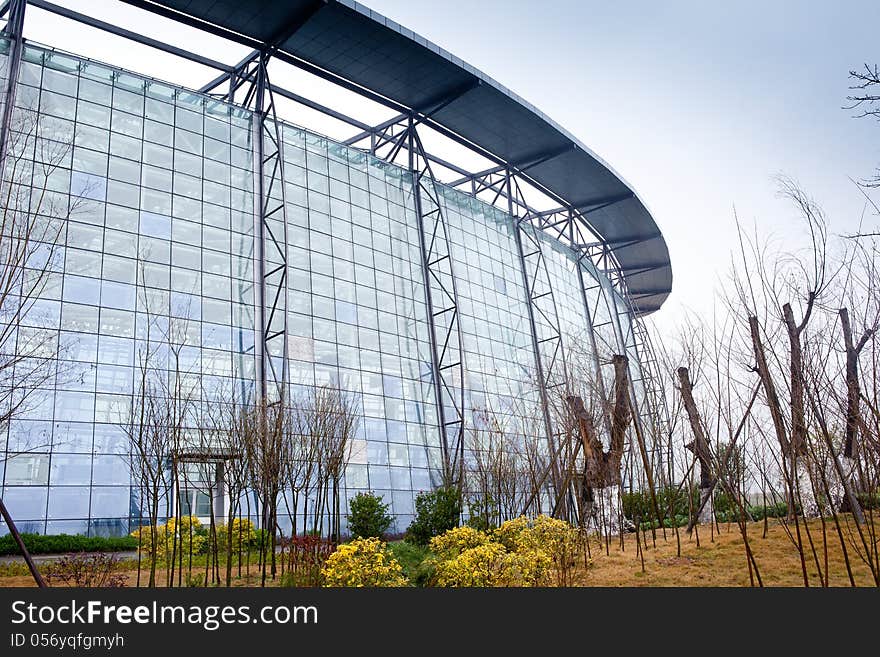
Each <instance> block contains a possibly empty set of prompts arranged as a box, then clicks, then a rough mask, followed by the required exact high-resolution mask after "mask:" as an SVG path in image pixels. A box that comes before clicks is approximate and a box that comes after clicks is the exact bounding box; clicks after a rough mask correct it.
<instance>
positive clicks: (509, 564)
mask: <svg viewBox="0 0 880 657" xmlns="http://www.w3.org/2000/svg"><path fill="white" fill-rule="evenodd" d="M436 538H440V537H435V538H434V539H432V543H433V541H434V540H436ZM512 556H513V555H511V554H510V553H509V552H508V551H507V550H506V549H505V548H504V546H503V545H501V544H500V543H490V542H486V543H483V544H482V545H477V546H475V547H472V548H470V549H467V550H464V551H463V552H461V554H459V555H458V556H456V557H454V558H452V559H445V560H441V561H439V562H438V563H437V570H436V572H435V581H436V583H437V585H438V586H484V587H485V586H516V585H517V582H518V580H519V573H518V568H517V565H516V563H515V560H514V559H512V558H511V557H512Z"/></svg>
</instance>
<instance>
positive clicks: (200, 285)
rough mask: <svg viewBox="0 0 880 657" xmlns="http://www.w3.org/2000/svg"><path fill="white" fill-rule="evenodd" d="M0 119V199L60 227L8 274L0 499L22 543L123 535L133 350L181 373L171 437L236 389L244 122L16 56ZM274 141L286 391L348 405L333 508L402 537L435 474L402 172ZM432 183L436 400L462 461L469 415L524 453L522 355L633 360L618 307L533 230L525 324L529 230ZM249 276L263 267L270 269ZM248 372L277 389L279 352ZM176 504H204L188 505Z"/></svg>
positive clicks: (422, 308) (92, 71)
mask: <svg viewBox="0 0 880 657" xmlns="http://www.w3.org/2000/svg"><path fill="white" fill-rule="evenodd" d="M3 59H4V70H5V56H4V57H3ZM4 84H5V83H4ZM15 102H16V110H15V115H14V116H15V117H16V119H15V120H14V121H13V133H14V134H13V138H12V139H11V140H10V156H9V158H8V161H7V172H6V175H7V178H6V180H12V179H14V180H15V181H16V185H18V186H19V187H20V188H22V187H23V188H25V190H26V191H29V192H30V196H31V198H38V197H39V198H40V200H39V202H38V205H37V206H32V207H36V208H37V212H38V213H44V214H45V215H46V220H47V221H59V222H60V223H61V231H62V232H61V239H60V241H59V246H58V248H57V249H55V251H54V253H53V254H52V257H51V258H50V259H49V260H47V261H45V262H39V261H35V262H29V263H27V265H28V267H31V268H32V270H33V272H34V273H36V272H39V271H42V270H43V269H48V276H47V280H46V282H45V285H43V286H42V287H41V289H40V293H39V295H38V296H39V298H38V299H37V301H36V302H35V303H34V304H33V305H32V307H30V308H29V311H28V313H27V314H26V316H25V318H24V321H22V322H21V326H19V327H16V331H17V335H16V339H17V341H18V344H24V343H28V344H33V342H34V340H38V341H40V342H41V343H43V344H45V345H46V349H45V353H46V354H47V356H50V357H51V359H52V360H51V366H52V368H53V371H52V376H51V377H48V378H47V379H46V380H44V381H42V382H41V385H40V389H39V390H37V391H36V392H35V393H34V394H33V395H31V397H30V398H29V400H28V403H27V404H26V406H25V407H23V408H22V409H21V412H19V413H18V414H17V416H16V417H15V419H14V421H13V422H12V423H10V425H9V426H8V428H6V429H5V431H4V435H3V436H2V437H0V450H2V454H0V483H2V490H3V499H4V501H5V502H6V504H7V506H8V507H9V509H10V511H11V512H12V514H13V516H14V517H15V519H16V521H17V522H18V523H19V524H20V529H21V530H22V531H35V532H47V533H61V532H66V533H92V534H119V533H123V532H128V531H129V530H130V529H131V528H132V527H133V526H134V524H135V523H134V520H133V518H135V517H137V516H138V515H139V514H140V509H139V500H138V495H137V491H136V489H135V487H134V486H133V485H132V481H131V475H130V468H129V465H128V458H127V455H128V453H129V450H130V444H129V441H128V438H127V436H126V433H125V431H124V428H123V426H121V425H122V424H123V419H122V418H124V417H125V415H126V413H128V410H129V408H130V404H131V400H132V395H133V392H134V390H135V387H136V379H137V376H138V372H139V369H138V366H139V363H140V362H142V359H143V355H144V354H145V353H147V352H149V351H150V349H151V348H153V345H154V344H157V343H158V344H159V347H158V348H157V349H158V352H157V353H158V354H159V362H161V363H164V367H166V368H167V369H168V371H169V372H170V371H171V369H172V367H174V369H175V371H177V372H180V373H182V374H181V379H182V382H183V383H182V385H183V386H184V387H185V388H186V390H187V394H188V395H189V396H191V397H193V398H195V399H196V401H197V402H198V403H196V404H195V406H194V410H193V412H192V413H191V414H190V415H188V416H187V418H186V424H187V429H189V430H192V431H197V430H198V426H199V422H200V414H201V413H202V412H204V410H205V407H204V403H206V402H208V401H210V398H211V395H212V391H214V390H220V389H239V390H241V394H242V395H244V396H248V395H250V394H252V392H253V390H254V388H255V378H256V376H257V374H256V373H257V368H256V363H255V316H257V312H258V311H257V307H258V303H259V302H258V299H257V295H255V289H256V286H255V283H254V281H255V257H256V253H257V250H256V249H255V246H256V245H255V225H257V222H256V221H255V214H257V213H258V209H257V204H258V201H257V200H256V194H255V173H254V161H255V155H254V151H255V149H254V135H255V134H256V131H255V129H254V119H253V117H252V116H251V114H250V113H249V112H248V111H247V110H244V109H242V108H241V107H237V106H233V105H229V104H226V103H223V102H220V101H218V100H216V99H213V98H209V97H207V96H203V95H199V94H196V93H193V92H189V91H186V90H183V89H179V88H176V87H173V86H170V85H167V84H164V83H161V82H157V81H155V80H149V79H145V78H142V77H139V76H137V75H134V74H130V73H128V72H124V71H120V70H117V69H113V68H112V67H109V66H105V65H102V64H98V63H94V62H90V61H84V60H80V59H77V58H75V57H72V56H69V55H66V54H61V53H57V52H54V51H51V50H46V49H42V48H39V47H35V46H27V47H26V48H25V51H24V55H23V61H22V64H21V71H20V75H19V80H18V87H17V93H16V98H15ZM280 134H281V135H282V141H283V146H282V148H281V151H280V152H281V153H282V157H283V176H284V187H283V195H282V193H281V192H282V190H281V188H280V187H276V188H275V190H274V191H273V195H274V196H275V197H276V200H278V201H279V202H281V201H282V200H283V203H284V212H283V213H278V214H276V215H275V216H274V218H273V219H272V220H271V221H272V222H274V226H273V234H275V235H283V234H286V235H287V243H286V244H285V245H284V247H285V250H286V252H287V264H286V266H287V278H286V280H287V285H286V289H285V290H283V294H279V295H278V299H279V303H278V312H281V313H286V320H287V322H286V325H287V329H286V339H287V342H286V347H287V348H286V352H287V358H288V362H287V371H288V373H289V381H290V385H291V388H292V392H293V393H296V392H297V391H302V390H306V389H308V388H309V387H312V386H316V385H323V384H331V383H332V384H334V385H337V386H339V387H340V388H342V389H344V390H346V391H348V392H349V393H351V394H352V395H353V396H354V397H355V398H356V399H357V407H358V409H359V413H360V414H361V418H360V422H359V425H358V435H357V437H356V438H355V441H354V443H355V444H354V446H353V449H352V452H351V460H350V462H349V464H348V466H347V470H346V473H345V480H344V490H345V495H346V496H347V497H351V496H353V495H354V494H356V493H358V492H361V491H364V490H372V491H374V492H375V493H377V494H380V495H382V496H383V497H384V499H385V501H386V502H390V503H391V511H392V512H393V514H394V515H395V516H396V517H397V529H398V530H400V531H402V530H403V529H405V527H406V526H407V524H408V523H409V521H410V520H411V518H412V514H413V502H414V497H415V495H417V494H418V493H419V492H420V491H424V490H429V489H431V488H432V487H434V486H436V485H437V484H438V483H439V482H440V476H441V472H442V462H443V454H442V451H441V445H442V439H441V429H440V420H439V413H438V410H437V405H436V399H437V392H436V389H435V383H436V382H435V381H434V380H433V368H432V358H433V355H432V348H431V344H430V339H431V337H430V336H431V332H430V321H431V318H430V317H429V313H428V303H427V299H426V289H425V281H424V273H423V272H424V269H423V263H422V258H423V254H422V252H421V247H420V239H419V230H420V228H419V218H418V217H417V216H416V210H415V207H416V204H415V200H414V193H415V190H414V187H413V179H412V175H411V174H410V172H408V171H406V170H404V169H401V168H400V167H397V166H395V165H392V164H389V163H387V162H384V161H381V160H378V159H376V158H374V157H372V156H370V155H369V154H366V153H364V152H362V151H359V150H356V149H351V148H347V147H345V146H343V145H340V144H337V143H334V142H332V141H329V140H327V139H326V138H324V137H321V136H318V135H315V134H312V133H309V132H307V131H305V130H302V129H299V128H296V127H293V126H291V125H287V124H284V125H281V126H280ZM11 163H14V164H15V166H17V167H19V170H18V172H17V174H16V175H15V177H14V178H13V177H11V174H10V172H9V168H10V166H12V164H11ZM22 168H24V169H22ZM22 170H26V171H27V172H28V176H26V177H25V178H27V180H26V181H25V179H24V178H23V177H22V176H21V171H22ZM28 187H29V190H28V189H27V188H28ZM436 188H437V191H438V196H439V198H440V199H441V206H442V212H443V218H444V221H445V222H446V227H447V234H448V236H449V242H450V254H451V261H452V267H453V274H454V277H455V282H456V288H457V294H458V312H459V325H460V328H461V334H462V344H461V345H460V347H461V351H462V362H463V364H464V365H463V371H464V377H463V379H462V380H455V381H454V382H453V385H454V386H457V387H461V386H463V392H464V399H465V408H464V421H465V427H466V433H467V434H468V438H467V440H466V444H467V447H468V451H470V452H473V451H474V450H479V449H480V444H481V441H483V440H484V439H485V437H482V438H481V435H482V434H483V433H486V432H487V431H489V428H488V424H487V417H488V415H489V414H491V416H492V417H493V418H494V419H495V421H502V422H504V423H512V425H513V426H514V431H515V433H516V434H517V435H518V436H519V437H520V439H521V440H525V441H534V442H535V443H536V444H540V445H543V444H545V443H546V440H547V435H546V425H545V424H543V423H542V421H540V416H541V414H540V411H535V409H538V408H539V407H540V404H541V399H540V388H539V386H540V382H539V379H538V375H537V371H538V363H539V359H540V362H541V364H543V365H544V366H545V368H546V366H547V363H548V362H549V361H551V360H552V359H553V358H554V356H553V354H552V353H551V352H550V351H548V348H547V346H546V345H547V344H548V340H546V339H545V337H546V335H547V332H548V330H549V329H548V322H550V324H554V323H555V324H556V325H558V327H559V329H560V332H561V341H562V345H561V348H562V349H563V351H567V352H569V353H572V354H574V353H581V351H583V353H587V354H589V356H590V358H593V357H594V350H595V351H597V352H598V355H599V357H600V359H607V358H608V357H609V355H610V354H611V353H629V355H630V357H631V358H632V359H633V360H635V358H634V357H635V353H634V351H633V349H634V347H633V346H632V344H631V340H630V339H629V338H627V336H630V338H631V335H632V330H631V328H630V327H629V311H628V308H627V305H626V303H625V302H624V300H623V299H621V298H620V297H619V296H618V295H617V293H616V292H614V291H613V290H612V288H611V285H610V283H609V281H608V280H607V279H605V278H604V276H602V275H601V274H600V273H599V272H598V271H597V270H596V269H595V268H594V267H593V266H592V265H590V264H589V263H586V262H582V261H581V260H579V259H578V257H577V256H576V254H575V253H574V252H572V251H571V250H570V249H568V248H567V247H566V246H564V245H563V244H561V243H559V242H556V241H555V240H553V239H551V238H550V237H547V236H543V235H540V236H535V235H533V237H537V239H538V241H539V243H540V249H541V251H542V254H543V259H542V261H541V264H540V271H539V272H538V274H539V275H540V277H541V280H542V281H544V283H543V285H544V286H545V287H549V288H550V290H551V291H552V295H550V296H548V297H546V298H545V300H543V301H542V302H541V304H542V307H541V308H539V309H538V310H539V311H540V312H532V313H531V314H530V307H529V304H530V299H529V295H528V294H527V292H526V284H527V283H526V281H528V280H529V275H531V274H534V272H530V271H529V268H528V266H526V265H525V263H524V261H523V258H522V257H521V248H523V247H522V246H521V245H518V244H517V239H518V237H517V231H523V230H531V229H525V228H520V227H518V226H517V223H516V220H515V219H514V218H513V217H511V216H510V215H508V214H507V213H505V212H503V211H501V210H499V209H498V208H496V207H494V206H491V205H488V204H486V203H483V202H481V201H479V200H477V199H475V198H473V197H471V196H468V195H466V194H464V193H462V192H460V191H457V190H453V189H451V188H446V187H443V186H442V185H439V184H438V185H436ZM285 221H286V226H284V222H285ZM285 229H286V230H285ZM520 237H522V236H520ZM525 248H528V247H525ZM268 253H269V251H268V250H267V254H268ZM266 258H267V261H266V263H265V266H266V268H271V267H274V266H276V265H281V266H284V263H283V262H275V261H273V260H272V256H270V255H267V256H266ZM276 292H277V290H274V289H268V290H267V291H266V296H267V297H270V298H274V297H275V296H276V295H275V293H276ZM534 303H536V302H534V301H533V304H534ZM548 303H549V304H550V306H548V305H547V304H548ZM547 308H551V309H552V312H549V313H548V312H547ZM530 315H531V316H530ZM551 315H552V317H553V318H554V319H553V320H552V321H550V320H548V317H549V316H551ZM533 321H534V325H535V326H534V329H533V326H532V322H533ZM533 330H534V331H535V336H533ZM157 336H158V337H157ZM624 340H626V341H625V342H624ZM627 349H629V352H627V351H626V350H627ZM271 358H272V360H273V364H275V365H277V367H278V368H279V371H280V367H281V363H280V361H281V359H283V358H284V350H282V349H278V348H276V350H275V351H272V353H271ZM609 384H610V382H609ZM524 408H525V409H527V410H526V411H525V412H524V411H523V409H524ZM523 418H538V419H535V421H530V422H525V421H523ZM542 449H543V447H542ZM472 456H473V454H471V457H472ZM470 462H472V458H466V459H465V463H466V464H467V463H470ZM186 500H187V502H186V504H187V505H188V506H189V507H191V508H201V507H204V506H205V504H206V502H205V501H204V500H203V499H202V498H200V497H198V495H197V494H196V493H195V492H192V494H191V495H190V494H189V493H187V497H186ZM207 504H210V502H209V501H208V502H207ZM343 506H344V507H347V503H346V500H345V499H344V500H343ZM163 513H167V509H166V510H164V511H163Z"/></svg>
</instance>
